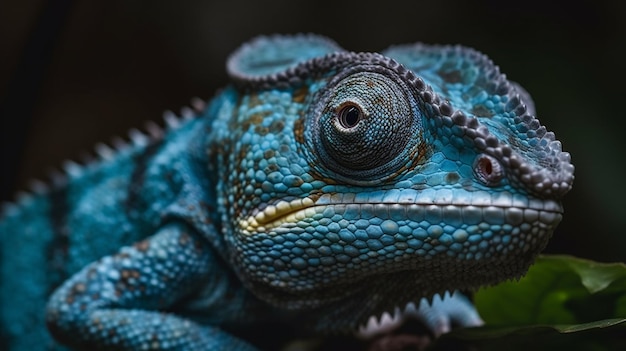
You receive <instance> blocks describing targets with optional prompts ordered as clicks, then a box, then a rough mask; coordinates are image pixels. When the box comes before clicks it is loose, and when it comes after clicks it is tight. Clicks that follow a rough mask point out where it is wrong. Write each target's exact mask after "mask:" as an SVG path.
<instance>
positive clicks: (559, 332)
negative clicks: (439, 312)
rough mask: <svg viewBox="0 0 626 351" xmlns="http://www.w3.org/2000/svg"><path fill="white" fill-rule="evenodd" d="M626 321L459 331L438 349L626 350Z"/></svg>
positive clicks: (447, 336)
mask: <svg viewBox="0 0 626 351" xmlns="http://www.w3.org/2000/svg"><path fill="white" fill-rule="evenodd" d="M624 335H626V318H613V319H606V320H600V321H596V322H590V323H583V324H573V325H553V326H548V325H529V326H517V327H511V326H484V327H478V328H461V329H456V330H454V331H452V332H450V333H448V334H444V335H443V336H441V337H440V338H439V339H437V340H436V342H435V343H433V345H432V347H430V348H429V350H430V351H436V350H475V349H478V350H481V351H489V350H509V351H512V350H547V351H554V350H626V338H625V337H624Z"/></svg>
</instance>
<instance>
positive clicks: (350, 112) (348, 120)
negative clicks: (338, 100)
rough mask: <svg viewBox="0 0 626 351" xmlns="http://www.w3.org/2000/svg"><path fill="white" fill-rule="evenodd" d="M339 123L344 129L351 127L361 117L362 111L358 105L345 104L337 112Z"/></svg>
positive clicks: (355, 124)
mask: <svg viewBox="0 0 626 351" xmlns="http://www.w3.org/2000/svg"><path fill="white" fill-rule="evenodd" d="M337 116H338V117H339V118H338V119H339V124H340V125H341V126H342V127H343V128H345V129H352V128H354V127H356V126H357V124H359V122H360V121H361V119H363V111H361V109H360V108H359V107H358V106H355V105H353V104H346V105H344V106H342V107H340V108H339V112H338V113H337Z"/></svg>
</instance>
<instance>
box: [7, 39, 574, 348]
mask: <svg viewBox="0 0 626 351" xmlns="http://www.w3.org/2000/svg"><path fill="white" fill-rule="evenodd" d="M227 69H228V73H229V75H230V77H231V79H232V84H231V85H230V86H228V87H226V88H225V89H223V90H222V91H221V92H219V93H218V94H217V95H216V96H215V97H214V98H213V99H212V100H210V101H209V103H208V104H206V105H205V104H203V103H200V102H197V101H196V103H195V104H193V105H194V107H195V108H194V109H186V110H184V111H183V117H181V118H178V117H173V116H171V115H170V116H168V117H167V118H166V122H167V127H166V128H164V129H163V130H161V129H158V128H155V127H150V128H148V130H149V133H148V135H144V134H141V133H137V132H133V133H131V140H132V142H131V143H129V144H127V145H118V147H117V148H116V150H112V149H110V148H108V147H107V146H104V145H100V146H99V147H98V148H97V149H96V151H97V152H98V154H99V155H100V159H99V160H98V161H95V162H92V163H89V164H86V165H81V166H78V165H76V164H71V163H70V164H68V165H67V166H66V173H67V174H66V175H65V176H64V177H61V178H57V179H56V181H55V182H54V184H53V185H51V186H47V187H44V186H38V187H36V188H37V189H36V190H35V191H34V192H33V193H32V194H29V195H24V196H22V197H21V198H19V199H18V201H16V203H15V204H12V205H8V206H7V207H6V208H5V210H4V214H3V217H2V220H1V222H0V238H1V239H0V279H1V282H2V284H1V286H0V303H1V306H2V309H1V311H0V333H1V336H2V344H1V345H0V346H1V347H0V348H2V349H4V350H53V349H62V348H65V347H67V348H72V349H86V350H87V349H88V350H96V349H107V350H108V349H115V350H139V349H184V350H218V349H220V350H221V349H224V350H237V349H240V350H248V349H254V346H253V344H254V340H245V337H240V336H239V332H238V331H239V330H242V329H245V328H252V329H254V328H256V326H262V325H265V324H267V323H272V322H275V321H283V322H284V321H287V322H288V323H292V325H296V326H297V328H301V329H306V330H307V331H310V332H311V333H318V332H319V333H324V332H347V333H350V332H353V331H355V330H358V328H359V327H363V326H365V325H366V324H368V321H371V320H370V317H371V316H376V317H374V318H378V316H381V315H382V314H383V313H391V314H393V313H394V311H396V312H397V311H398V310H403V309H404V308H405V306H412V310H413V311H415V310H416V307H415V306H418V307H419V305H417V304H419V302H420V300H421V299H422V298H426V297H431V296H433V295H434V294H437V293H441V292H444V291H453V290H455V289H474V288H476V287H479V286H483V285H487V284H494V283H496V282H499V281H502V280H505V279H509V278H514V277H519V276H521V275H523V274H524V273H525V272H526V270H527V268H528V267H529V265H530V264H531V263H532V262H533V259H534V257H535V256H536V254H537V253H538V252H539V251H540V250H541V249H542V248H543V247H544V246H545V245H546V243H547V241H548V239H549V237H550V236H551V234H552V232H553V230H554V229H555V227H556V226H557V224H558V223H559V221H560V220H561V218H562V212H563V210H562V206H561V203H560V199H561V198H562V196H563V195H564V194H565V193H566V192H567V191H568V190H569V189H570V188H571V186H572V182H573V170H574V168H573V166H572V164H571V163H570V156H569V154H568V153H566V152H563V151H562V150H561V144H560V143H559V142H558V141H557V140H556V139H555V137H554V134H553V133H552V132H548V131H547V130H546V128H545V127H543V126H542V125H541V124H540V123H539V121H538V120H537V119H536V118H535V117H534V115H535V112H534V107H533V105H532V101H531V100H530V97H529V95H528V94H527V93H526V92H525V91H524V90H523V89H522V88H521V87H520V86H518V85H517V84H515V83H513V82H510V81H508V80H507V79H506V78H505V76H504V75H503V74H501V73H500V71H499V69H498V68H497V67H496V66H495V65H494V64H493V63H492V62H491V61H490V60H489V59H488V58H487V57H486V56H484V55H482V54H480V53H478V52H476V51H474V50H472V49H469V48H464V47H460V46H430V45H424V44H411V45H403V46H395V47H391V48H389V49H387V50H385V51H382V53H354V52H349V51H345V50H344V49H342V48H341V47H339V46H338V45H337V44H336V43H334V42H333V41H331V40H329V39H326V38H323V37H319V36H315V35H295V36H270V37H260V38H256V39H254V40H252V41H251V42H249V43H247V44H245V45H243V46H242V47H241V48H239V49H238V50H237V51H236V52H235V53H234V54H233V55H232V56H231V57H230V58H229V61H228V64H227ZM446 301H448V302H449V303H448V304H446ZM443 302H444V303H443V305H446V306H454V305H455V304H456V305H458V306H459V309H458V311H460V312H459V313H457V316H455V313H454V312H448V311H449V310H450V308H443V307H442V308H438V307H437V306H439V305H437V304H435V305H433V306H431V307H428V306H426V305H427V304H426V305H424V306H421V307H419V309H420V311H421V312H419V313H422V314H423V315H424V316H428V313H430V312H427V310H429V308H430V310H432V309H435V310H439V311H440V312H438V313H440V314H441V315H444V314H445V315H447V316H449V318H452V319H458V320H461V322H462V323H461V324H466V325H472V324H476V323H479V319H478V317H477V316H475V315H474V314H473V313H474V312H473V311H471V310H470V309H468V308H467V304H466V303H464V302H462V301H461V302H459V301H457V298H454V297H447V298H446V299H444V301H443ZM463 306H465V307H463ZM407 309H408V307H407ZM452 310H454V308H453V309H452ZM441 311H445V312H441ZM435 315H436V313H435ZM426 319H427V318H426ZM435 324H436V323H435ZM445 329H446V328H445V327H444V328H443V329H440V330H445Z"/></svg>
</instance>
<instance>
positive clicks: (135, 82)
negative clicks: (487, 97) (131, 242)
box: [0, 0, 626, 262]
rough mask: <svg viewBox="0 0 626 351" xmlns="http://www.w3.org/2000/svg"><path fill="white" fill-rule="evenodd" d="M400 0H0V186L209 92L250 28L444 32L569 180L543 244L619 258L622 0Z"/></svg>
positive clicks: (623, 213) (358, 43)
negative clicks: (510, 83) (565, 166)
mask: <svg viewBox="0 0 626 351" xmlns="http://www.w3.org/2000/svg"><path fill="white" fill-rule="evenodd" d="M406 3H409V2H394V1H389V0H388V1H383V2H380V1H376V2H374V1H360V2H356V3H353V4H350V3H348V2H344V1H339V0H335V1H307V2H304V1H273V2H271V3H263V2H259V1H240V0H230V1H223V2H209V1H167V2H166V1H143V2H140V1H69V0H57V1H44V0H40V1H3V2H1V3H0V47H1V50H0V118H1V120H0V122H1V124H0V168H1V171H0V200H3V201H6V200H10V199H13V198H14V194H15V192H16V191H17V190H20V189H24V188H25V187H26V184H27V182H28V180H30V179H33V178H38V179H46V174H47V173H48V172H49V170H50V169H54V168H56V169H58V166H60V165H61V163H62V161H63V160H65V159H73V160H80V158H81V156H82V155H83V154H85V153H90V152H91V151H92V150H93V146H94V145H95V143H97V142H100V141H104V142H109V141H110V140H111V139H112V137H113V136H117V135H120V136H125V135H127V132H128V130H129V129H130V128H132V127H141V126H143V124H144V122H145V121H147V120H154V121H157V122H158V123H161V115H162V113H163V111H164V110H173V111H175V112H178V111H179V110H180V107H182V106H184V105H187V104H188V103H189V100H190V98H191V97H194V96H198V97H200V98H202V99H209V98H211V97H212V96H213V95H214V93H215V91H216V89H219V88H220V87H222V86H224V85H225V84H227V83H228V81H227V77H226V74H225V69H224V65H225V60H226V58H227V56H228V54H229V53H230V52H232V51H233V50H234V49H236V48H237V47H238V46H239V45H240V44H241V43H242V42H244V41H246V40H248V39H250V38H251V37H254V36H257V35H260V34H270V33H296V32H315V33H319V34H323V35H326V36H329V37H331V38H333V39H334V40H336V41H337V42H338V43H339V44H340V45H342V46H343V47H345V48H347V49H349V50H353V51H379V50H382V49H384V48H386V47H387V46H389V45H392V44H401V43H410V42H415V41H423V42H427V43H442V44H444V43H445V44H457V43H458V44H463V45H466V46H471V47H474V48H476V49H478V50H480V51H482V52H484V53H486V54H488V55H489V56H490V57H491V58H492V59H493V60H494V61H495V62H496V64H498V65H499V66H500V68H501V70H502V71H503V72H504V73H506V74H507V76H508V77H509V78H510V79H512V80H515V81H517V82H519V83H521V84H522V86H524V87H525V88H526V89H527V90H528V91H529V92H530V93H531V95H532V96H533V98H534V101H535V104H536V107H537V111H538V117H539V119H540V121H541V122H542V123H543V124H544V125H546V126H547V127H548V129H549V130H552V131H554V132H555V133H556V135H557V138H558V139H559V140H561V142H562V143H563V146H564V149H565V150H566V151H568V152H570V153H571V154H572V157H573V162H574V164H575V166H576V181H575V184H574V188H573V190H572V191H571V192H570V193H569V194H568V195H567V197H566V198H565V200H564V206H565V209H566V214H565V217H564V220H563V222H562V223H561V225H560V226H559V228H558V229H557V231H556V232H555V235H554V238H553V240H552V241H551V243H550V245H549V247H548V248H547V251H548V252H551V253H566V254H572V255H576V256H580V257H586V258H591V259H595V260H599V261H605V262H608V261H618V260H619V261H626V235H625V233H626V184H625V183H626V180H625V178H626V177H625V174H626V173H625V167H624V164H625V163H626V161H625V157H624V151H626V129H625V128H624V127H622V124H623V122H622V120H623V119H624V118H625V117H626V112H625V110H624V107H623V102H624V101H625V100H626V89H624V87H625V86H626V69H625V65H624V61H625V60H624V54H623V51H624V49H626V21H625V20H624V18H626V2H620V1H608V0H596V1H588V0H581V1H578V2H568V3H567V5H557V4H552V3H549V2H546V1H543V0H541V1H540V0H527V1H523V2H522V1H517V2H508V1H495V0H494V1H472V2H468V1H463V0H444V1H413V2H412V4H411V5H406Z"/></svg>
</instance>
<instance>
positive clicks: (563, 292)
mask: <svg viewBox="0 0 626 351" xmlns="http://www.w3.org/2000/svg"><path fill="white" fill-rule="evenodd" d="M474 301H475V304H476V307H477V308H478V311H479V312H480V314H481V316H482V317H483V319H484V320H485V322H486V323H487V324H500V325H522V324H548V325H551V324H552V325H553V324H578V323H586V322H593V321H595V320H602V319H609V318H621V317H626V313H625V312H626V265H624V264H622V263H598V262H593V261H590V260H585V259H581V258H576V257H571V256H545V255H544V256H540V257H539V258H538V259H537V262H536V263H535V264H534V265H533V266H532V267H531V268H530V270H529V271H528V273H527V274H526V276H525V277H524V278H523V279H521V280H520V281H519V282H505V283H502V284H499V285H497V286H494V287H490V288H484V289H480V290H479V291H478V292H477V293H476V294H475V295H474Z"/></svg>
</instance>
